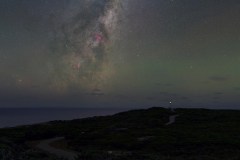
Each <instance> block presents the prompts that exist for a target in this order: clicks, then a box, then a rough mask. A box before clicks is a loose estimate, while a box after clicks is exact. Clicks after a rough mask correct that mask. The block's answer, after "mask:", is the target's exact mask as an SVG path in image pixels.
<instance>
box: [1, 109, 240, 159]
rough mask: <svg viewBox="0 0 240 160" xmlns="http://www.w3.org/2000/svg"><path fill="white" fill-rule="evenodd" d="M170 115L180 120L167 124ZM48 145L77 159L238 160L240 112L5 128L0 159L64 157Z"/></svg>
mask: <svg viewBox="0 0 240 160" xmlns="http://www.w3.org/2000/svg"><path fill="white" fill-rule="evenodd" d="M171 115H178V116H175V118H176V121H174V120H172V122H171V123H168V122H169V118H170V117H171ZM166 124H167V125H166ZM56 137H61V138H56ZM54 138H55V139H56V140H57V141H54ZM47 139H52V140H47ZM46 141H49V142H50V141H54V142H52V143H51V144H50V145H51V147H52V148H55V149H59V151H61V150H62V151H63V150H64V151H66V152H67V151H70V152H74V153H75V154H78V157H77V158H76V160H195V159H196V160H216V159H220V160H238V159H240V111H234V110H207V109H175V110H171V109H165V108H158V107H153V108H150V109H146V110H133V111H128V112H122V113H119V114H115V115H113V116H104V117H92V118H85V119H76V120H71V121H52V122H48V123H42V124H36V125H30V126H20V127H15V128H4V129H1V130H0V159H1V160H59V159H64V158H59V157H58V155H57V154H53V153H51V152H48V151H47V150H44V149H41V148H39V147H38V146H39V144H41V145H46V144H43V143H44V142H46ZM65 158H66V159H70V158H69V157H65Z"/></svg>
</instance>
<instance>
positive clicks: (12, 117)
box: [0, 108, 129, 128]
mask: <svg viewBox="0 0 240 160" xmlns="http://www.w3.org/2000/svg"><path fill="white" fill-rule="evenodd" d="M127 110H129V109H126V108H125V109H116V108H114V109H113V108H111V109H109V108H108V109H103V108H101V109H99V108H98V109H86V108H0V128H3V127H14V126H18V125H27V124H34V123H39V122H47V121H52V120H71V119H78V118H86V117H92V116H103V115H112V114H115V113H118V112H121V111H127Z"/></svg>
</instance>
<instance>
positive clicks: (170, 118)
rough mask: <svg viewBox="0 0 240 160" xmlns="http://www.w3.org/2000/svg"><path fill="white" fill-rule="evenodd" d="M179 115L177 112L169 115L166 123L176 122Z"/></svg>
mask: <svg viewBox="0 0 240 160" xmlns="http://www.w3.org/2000/svg"><path fill="white" fill-rule="evenodd" d="M177 116H179V115H177V114H176V115H172V116H169V121H168V122H167V123H165V125H166V126H167V125H170V124H173V123H175V121H176V117H177Z"/></svg>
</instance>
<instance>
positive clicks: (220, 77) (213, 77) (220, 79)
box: [209, 76, 229, 82]
mask: <svg viewBox="0 0 240 160" xmlns="http://www.w3.org/2000/svg"><path fill="white" fill-rule="evenodd" d="M209 79H210V80H212V81H215V82H225V81H228V80H229V77H225V76H211V77H209Z"/></svg>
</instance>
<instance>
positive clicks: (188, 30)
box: [0, 0, 240, 109]
mask: <svg viewBox="0 0 240 160" xmlns="http://www.w3.org/2000/svg"><path fill="white" fill-rule="evenodd" d="M239 68H240V1H239V0H35V1H30V0H1V1H0V107H89V108H94V107H116V108H117V107H136V108H137V107H151V106H165V107H170V106H171V107H194V108H196V107H204V108H235V109H240V98H239V97H240V70H239Z"/></svg>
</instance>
